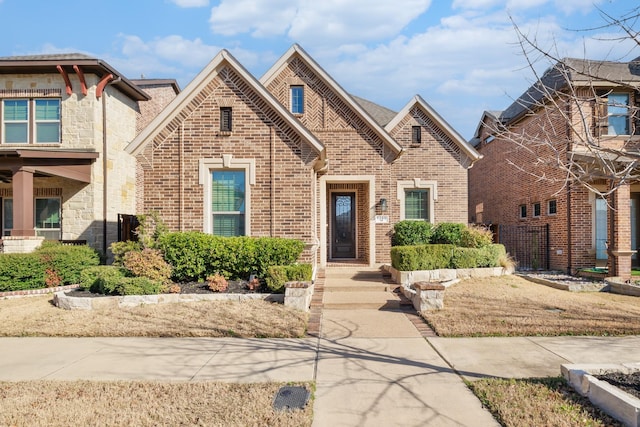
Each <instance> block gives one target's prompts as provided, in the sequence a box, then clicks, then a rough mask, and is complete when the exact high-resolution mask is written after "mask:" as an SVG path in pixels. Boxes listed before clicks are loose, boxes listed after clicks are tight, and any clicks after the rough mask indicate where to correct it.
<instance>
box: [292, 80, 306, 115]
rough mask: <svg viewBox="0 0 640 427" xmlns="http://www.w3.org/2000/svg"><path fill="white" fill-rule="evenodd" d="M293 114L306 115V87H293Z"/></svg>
mask: <svg viewBox="0 0 640 427" xmlns="http://www.w3.org/2000/svg"><path fill="white" fill-rule="evenodd" d="M291 112H292V113H293V114H304V86H301V85H296V86H291Z"/></svg>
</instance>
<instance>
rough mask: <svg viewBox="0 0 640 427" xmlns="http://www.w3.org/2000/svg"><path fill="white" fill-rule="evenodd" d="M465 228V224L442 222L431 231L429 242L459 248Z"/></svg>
mask: <svg viewBox="0 0 640 427" xmlns="http://www.w3.org/2000/svg"><path fill="white" fill-rule="evenodd" d="M466 228H467V226H466V225H465V224H458V223H453V222H442V223H440V224H438V225H436V227H435V229H434V230H433V237H432V238H431V241H432V242H433V243H439V244H442V245H455V246H461V243H462V234H463V232H464V230H465V229H466Z"/></svg>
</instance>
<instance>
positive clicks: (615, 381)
mask: <svg viewBox="0 0 640 427" xmlns="http://www.w3.org/2000/svg"><path fill="white" fill-rule="evenodd" d="M594 376H595V377H596V378H597V379H599V380H601V381H606V382H608V383H609V384H611V385H612V386H615V387H618V388H619V389H621V390H624V391H626V392H627V393H629V394H630V395H632V396H635V397H637V398H638V399H640V372H634V373H632V374H624V373H622V372H609V373H607V374H603V375H594Z"/></svg>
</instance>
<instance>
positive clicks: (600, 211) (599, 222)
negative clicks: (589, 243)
mask: <svg viewBox="0 0 640 427" xmlns="http://www.w3.org/2000/svg"><path fill="white" fill-rule="evenodd" d="M606 242H607V202H606V201H605V200H604V199H601V198H597V199H596V259H607V245H606Z"/></svg>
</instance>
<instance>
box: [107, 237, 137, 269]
mask: <svg viewBox="0 0 640 427" xmlns="http://www.w3.org/2000/svg"><path fill="white" fill-rule="evenodd" d="M141 250H142V243H140V242H136V241H133V240H127V241H126V242H114V243H112V244H111V252H113V263H114V264H115V265H123V263H124V256H125V254H127V253H129V252H132V251H141Z"/></svg>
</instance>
